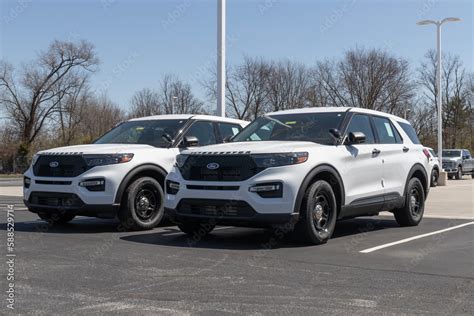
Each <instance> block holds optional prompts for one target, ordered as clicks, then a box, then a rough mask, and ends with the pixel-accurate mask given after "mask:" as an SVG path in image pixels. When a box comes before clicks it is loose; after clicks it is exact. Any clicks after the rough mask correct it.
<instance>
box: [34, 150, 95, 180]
mask: <svg viewBox="0 0 474 316" xmlns="http://www.w3.org/2000/svg"><path fill="white" fill-rule="evenodd" d="M86 171H87V164H86V162H85V161H84V159H83V158H82V156H81V155H67V154H66V155H53V154H51V155H48V154H47V155H40V156H39V158H38V161H36V163H35V165H34V166H33V173H34V174H35V176H37V177H77V176H78V175H80V174H82V173H84V172H86Z"/></svg>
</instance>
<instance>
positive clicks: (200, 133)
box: [185, 121, 217, 146]
mask: <svg viewBox="0 0 474 316" xmlns="http://www.w3.org/2000/svg"><path fill="white" fill-rule="evenodd" d="M185 136H195V137H197V139H198V140H199V146H206V145H212V144H215V143H216V142H217V140H216V134H215V132H214V124H213V123H212V122H202V121H201V122H195V123H194V124H193V125H192V126H191V127H190V128H189V129H188V131H187V132H186V134H185Z"/></svg>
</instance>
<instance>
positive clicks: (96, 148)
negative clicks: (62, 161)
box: [38, 144, 166, 155]
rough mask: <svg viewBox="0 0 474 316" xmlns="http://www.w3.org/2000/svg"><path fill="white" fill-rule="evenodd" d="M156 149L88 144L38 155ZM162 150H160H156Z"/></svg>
mask: <svg viewBox="0 0 474 316" xmlns="http://www.w3.org/2000/svg"><path fill="white" fill-rule="evenodd" d="M150 148H155V147H153V146H150V145H143V144H141V145H140V144H137V145H136V144H88V145H76V146H65V147H57V148H51V149H47V150H42V151H40V152H38V154H43V155H44V154H50V153H55V154H61V153H65V154H66V153H67V154H72V153H77V154H117V153H134V152H137V151H140V150H150ZM155 149H160V148H155ZM161 149H163V150H166V148H161Z"/></svg>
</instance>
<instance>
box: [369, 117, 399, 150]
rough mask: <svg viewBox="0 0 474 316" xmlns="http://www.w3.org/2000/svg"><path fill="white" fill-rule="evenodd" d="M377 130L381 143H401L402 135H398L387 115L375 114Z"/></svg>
mask: <svg viewBox="0 0 474 316" xmlns="http://www.w3.org/2000/svg"><path fill="white" fill-rule="evenodd" d="M373 120H374V125H375V130H376V131H377V136H378V138H379V143H381V144H397V143H400V142H401V140H400V136H398V137H397V136H396V133H397V131H395V130H394V129H393V127H392V124H391V123H390V120H389V119H387V118H385V117H378V116H374V117H373Z"/></svg>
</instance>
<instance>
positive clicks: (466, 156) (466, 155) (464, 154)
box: [462, 150, 471, 158]
mask: <svg viewBox="0 0 474 316" xmlns="http://www.w3.org/2000/svg"><path fill="white" fill-rule="evenodd" d="M462 156H463V157H464V158H471V153H470V152H469V150H463V151H462Z"/></svg>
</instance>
